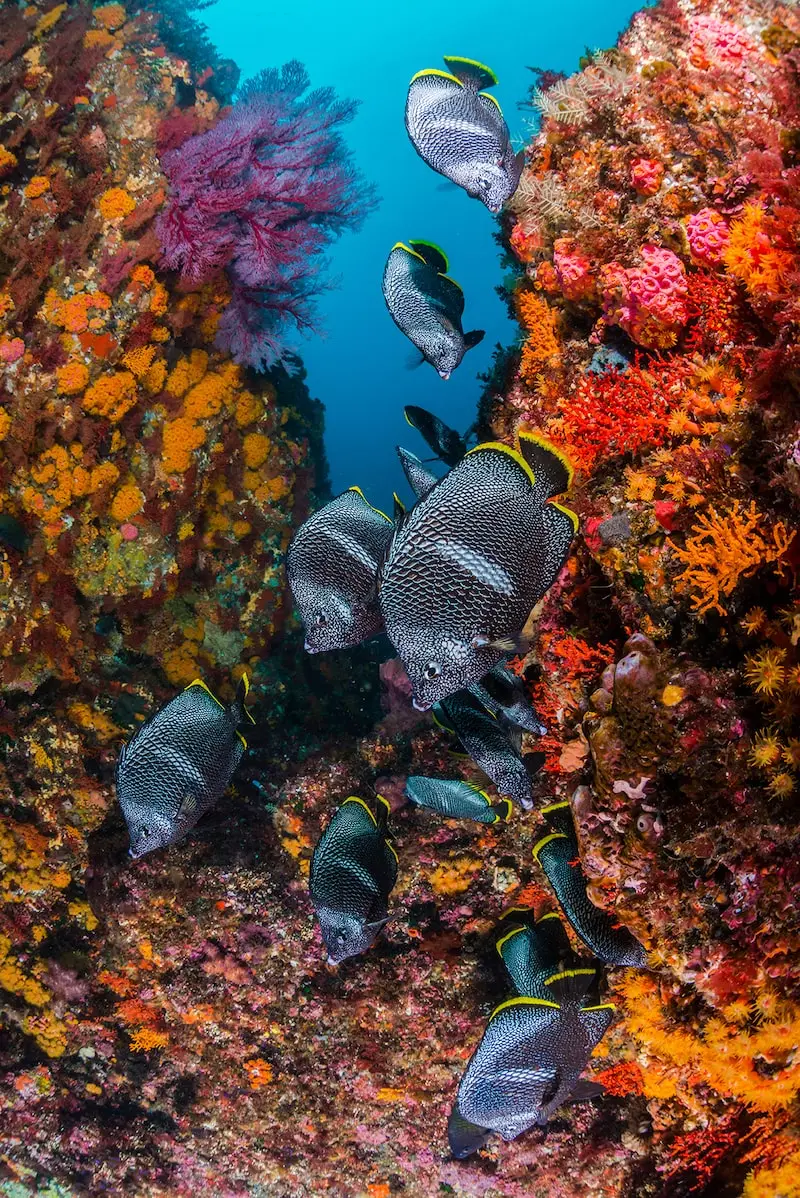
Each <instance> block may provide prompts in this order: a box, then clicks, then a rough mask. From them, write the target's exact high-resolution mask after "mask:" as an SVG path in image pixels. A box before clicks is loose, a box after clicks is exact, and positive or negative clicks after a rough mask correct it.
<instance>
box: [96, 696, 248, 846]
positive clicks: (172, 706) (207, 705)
mask: <svg viewBox="0 0 800 1198" xmlns="http://www.w3.org/2000/svg"><path fill="white" fill-rule="evenodd" d="M249 689H250V686H249V682H248V679H247V675H246V674H243V675H242V677H241V679H240V681H239V685H238V686H237V688H236V694H235V695H234V699H233V702H232V703H230V704H229V705H228V706H227V707H226V706H225V705H224V704H223V703H220V701H219V699H217V698H216V696H215V695H213V694H212V693H211V691H210V690H209V689H208V687H207V686H206V684H205V682H203V681H202V680H201V679H200V678H195V680H194V682H191V683H190V684H189V685H188V686H187V687H186V689H185V690H183V691H181V693H180V694H179V695H176V696H175V698H174V699H172V700H171V701H170V702H169V703H167V705H166V706H165V707H162V708H161V710H160V711H158V712H156V714H155V715H154V716H151V718H150V719H149V720H147V721H146V723H144V724H142V725H141V727H140V728H138V729H137V731H136V733H135V735H134V736H133V737H132V739H131V740H130V741H128V743H127V744H126V745H123V747H122V749H121V750H120V754H119V757H118V758H117V765H116V791H117V799H118V801H119V805H120V807H121V808H122V813H123V815H124V816H125V822H126V823H127V825H128V833H129V835H130V855H131V857H143V856H144V855H145V853H152V852H154V851H155V850H156V849H162V848H165V847H166V846H167V845H170V844H175V843H176V842H177V841H179V840H182V839H183V837H184V836H185V835H186V833H187V832H189V831H190V830H191V829H192V828H193V827H194V826H195V824H196V823H197V821H198V820H199V819H200V817H201V816H203V815H205V813H206V812H207V811H210V809H211V808H212V807H213V806H214V805H215V803H217V801H218V800H219V799H220V798H221V797H222V795H223V794H224V792H225V790H226V788H227V786H228V784H229V783H230V780H231V778H232V777H233V774H234V771H235V770H236V767H237V766H238V764H239V762H240V761H241V759H242V757H243V755H244V752H245V749H246V748H247V741H246V740H245V738H244V736H243V735H242V733H241V732H240V731H239V725H240V724H242V723H244V721H245V720H249V721H250V722H251V723H255V720H253V717H252V716H251V715H250V713H249V711H248V710H247V708H246V706H245V698H246V696H247V694H248V691H249Z"/></svg>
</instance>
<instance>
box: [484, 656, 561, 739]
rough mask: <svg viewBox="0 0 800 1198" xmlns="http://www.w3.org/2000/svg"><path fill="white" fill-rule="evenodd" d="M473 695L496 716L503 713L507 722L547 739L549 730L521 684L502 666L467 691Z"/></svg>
mask: <svg viewBox="0 0 800 1198" xmlns="http://www.w3.org/2000/svg"><path fill="white" fill-rule="evenodd" d="M467 689H468V690H469V692H470V694H472V695H474V696H475V698H476V699H477V700H478V701H479V702H480V703H482V704H483V706H484V707H485V708H486V710H487V711H490V712H491V713H492V714H493V715H497V713H498V712H502V714H503V716H504V717H505V719H507V720H508V721H509V723H511V724H515V725H516V727H518V728H524V729H525V731H526V732H532V733H533V734H534V736H545V735H546V734H547V728H546V727H545V725H544V724H543V723H542V722H541V720H540V719H539V716H538V715H537V712H536V708H535V707H534V706H533V703H532V702H531V700H530V697H529V695H528V692H527V691H526V689H525V687H524V686H523V684H522V680H521V679H520V678H519V677H518V676H517V675H516V674H515V673H514V671H513V670H509V669H508V667H507V666H506V665H505V663H504V662H500V663H499V664H498V665H496V666H495V667H494V669H493V670H490V671H489V673H488V674H486V675H485V677H483V678H481V680H480V682H474V683H473V684H472V685H471V686H469V687H468V688H467Z"/></svg>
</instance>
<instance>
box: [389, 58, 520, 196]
mask: <svg viewBox="0 0 800 1198" xmlns="http://www.w3.org/2000/svg"><path fill="white" fill-rule="evenodd" d="M444 61H445V65H446V68H447V69H446V70H444V71H441V70H438V69H435V68H429V69H427V70H424V71H419V72H418V73H417V74H416V75H415V76H414V78H413V79H412V80H411V84H410V86H409V89H408V97H407V100H406V129H407V130H408V135H409V137H410V138H411V141H412V143H413V145H414V148H415V149H416V151H417V153H418V154H419V155H420V157H421V158H423V159H424V161H425V162H427V164H428V166H430V167H432V168H433V170H435V171H437V172H438V173H439V174H441V175H445V176H446V177H447V178H448V179H450V180H452V182H453V183H456V184H457V185H458V186H459V187H463V188H464V190H465V191H466V192H467V193H468V194H469V195H471V196H472V197H473V198H475V199H478V200H481V202H482V203H484V204H485V205H486V207H487V208H488V209H489V211H490V212H495V213H496V212H499V211H500V209H501V208H502V206H503V204H504V203H505V202H506V201H507V200H508V199H510V197H511V196H512V195H513V194H514V192H515V191H516V189H517V186H518V184H519V180H520V175H521V173H522V166H523V157H522V155H521V154H517V155H515V154H514V151H513V149H512V147H511V139H510V137H509V132H508V126H507V125H506V122H505V118H504V117H503V113H502V110H501V108H500V105H499V104H498V103H497V101H496V100H495V98H494V97H493V96H491V95H490V94H489V93H488V92H486V91H484V90H482V89H483V88H487V87H492V86H493V85H494V84H495V83H496V82H497V79H496V77H495V75H494V73H493V72H492V71H491V70H490V69H489V68H488V67H485V66H483V65H482V64H481V63H477V62H475V61H474V60H472V59H467V58H458V57H449V58H445V60H444Z"/></svg>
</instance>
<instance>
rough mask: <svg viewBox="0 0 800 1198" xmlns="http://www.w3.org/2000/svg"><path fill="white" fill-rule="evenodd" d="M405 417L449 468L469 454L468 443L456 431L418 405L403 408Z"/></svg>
mask: <svg viewBox="0 0 800 1198" xmlns="http://www.w3.org/2000/svg"><path fill="white" fill-rule="evenodd" d="M403 415H404V416H405V418H406V423H407V424H410V425H411V427H412V428H415V429H416V430H417V432H418V433H419V434H420V435H421V436H422V437H423V438H424V439H425V442H426V444H427V445H428V446H429V448H430V449H431V450H432V451H433V453H435V454H436V456H437V458H441V460H442V461H443V462H444V463H445V464H446V465H447V466H455V465H457V464H458V463H459V462H460V461H461V459H462V458H463V456H464V454H465V453H466V452H467V443H466V441H465V440H464V438H463V437H461V436H459V434H458V433H457V432H456V431H455V429H452V428H450V427H449V425H447V424H445V422H444V421H443V420H440V419H439V417H438V416H434V415H433V413H432V412H428V411H426V410H425V408H418V407H417V405H416V404H407V405H406V407H405V408H403Z"/></svg>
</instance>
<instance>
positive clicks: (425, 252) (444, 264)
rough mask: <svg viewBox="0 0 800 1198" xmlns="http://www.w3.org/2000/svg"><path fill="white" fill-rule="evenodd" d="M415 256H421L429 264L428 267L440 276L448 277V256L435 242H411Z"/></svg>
mask: <svg viewBox="0 0 800 1198" xmlns="http://www.w3.org/2000/svg"><path fill="white" fill-rule="evenodd" d="M408 244H409V245H410V246H411V248H412V250H413V251H414V253H415V254H419V256H420V258H422V259H423V261H425V262H427V264H428V266H432V267H433V269H434V270H435V271H436V272H437V273H438V274H440V275H446V274H447V271H448V269H449V266H450V263H449V262H448V260H447V254H446V253H445V252H444V250H443V249H442V248H441V246H438V245H436V243H435V242H433V241H409V243H408Z"/></svg>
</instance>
